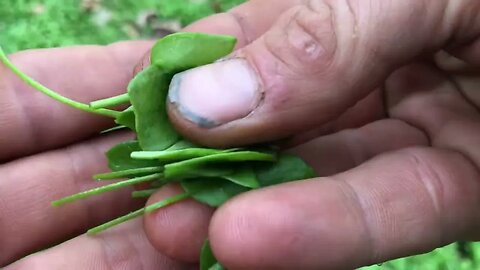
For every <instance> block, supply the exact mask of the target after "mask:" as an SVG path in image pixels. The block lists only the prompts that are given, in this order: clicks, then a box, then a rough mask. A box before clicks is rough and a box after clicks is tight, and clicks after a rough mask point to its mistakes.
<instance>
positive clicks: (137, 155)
mask: <svg viewBox="0 0 480 270" xmlns="http://www.w3.org/2000/svg"><path fill="white" fill-rule="evenodd" d="M224 152H225V151H224V150H216V149H208V148H189V149H181V150H166V151H135V152H132V154H131V155H130V157H131V158H133V159H146V160H160V161H171V160H179V159H180V160H183V159H190V158H197V157H203V156H209V155H215V154H220V153H224Z"/></svg>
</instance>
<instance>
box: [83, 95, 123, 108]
mask: <svg viewBox="0 0 480 270" xmlns="http://www.w3.org/2000/svg"><path fill="white" fill-rule="evenodd" d="M128 102H130V97H129V96H128V93H125V94H121V95H118V96H114V97H109V98H106V99H101V100H96V101H93V102H91V103H90V107H91V108H92V109H101V108H107V107H114V106H118V105H122V104H125V103H128Z"/></svg>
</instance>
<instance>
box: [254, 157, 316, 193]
mask: <svg viewBox="0 0 480 270" xmlns="http://www.w3.org/2000/svg"><path fill="white" fill-rule="evenodd" d="M255 173H256V174H257V178H258V181H259V182H260V186H262V187H266V186H271V185H277V184H281V183H285V182H290V181H295V180H302V179H309V178H312V177H315V171H314V170H313V169H312V168H311V167H310V166H309V165H308V164H307V163H305V162H304V161H303V160H302V159H301V158H299V157H296V156H294V155H290V154H279V157H278V160H277V162H275V163H262V164H256V165H255Z"/></svg>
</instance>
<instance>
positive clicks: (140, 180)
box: [52, 173, 162, 206]
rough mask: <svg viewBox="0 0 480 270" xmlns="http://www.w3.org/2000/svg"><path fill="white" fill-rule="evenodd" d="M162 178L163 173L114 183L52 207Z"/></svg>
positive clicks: (55, 203) (68, 198)
mask: <svg viewBox="0 0 480 270" xmlns="http://www.w3.org/2000/svg"><path fill="white" fill-rule="evenodd" d="M160 177H162V174H161V173H156V174H152V175H147V176H142V177H137V178H132V179H129V180H125V181H121V182H117V183H113V184H110V185H106V186H103V187H98V188H94V189H91V190H87V191H84V192H80V193H77V194H74V195H72V196H68V197H65V198H62V199H60V200H57V201H54V202H52V205H53V206H61V205H63V204H66V203H70V202H74V201H77V200H80V199H83V198H87V197H90V196H93V195H98V194H102V193H105V192H108V191H112V190H116V189H119V188H123V187H127V186H131V185H135V184H140V183H145V182H149V181H153V180H156V179H158V178H160Z"/></svg>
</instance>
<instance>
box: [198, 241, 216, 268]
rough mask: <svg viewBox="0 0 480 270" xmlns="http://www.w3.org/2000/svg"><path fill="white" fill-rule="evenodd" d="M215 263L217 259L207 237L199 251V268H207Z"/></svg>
mask: <svg viewBox="0 0 480 270" xmlns="http://www.w3.org/2000/svg"><path fill="white" fill-rule="evenodd" d="M215 263H217V259H216V258H215V256H214V255H213V251H212V248H211V247H210V241H208V239H207V240H205V242H203V246H202V250H201V252H200V270H208V269H210V267H212V266H213V265H215Z"/></svg>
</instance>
